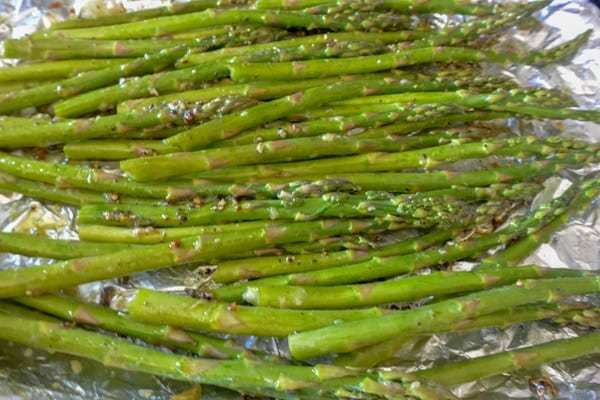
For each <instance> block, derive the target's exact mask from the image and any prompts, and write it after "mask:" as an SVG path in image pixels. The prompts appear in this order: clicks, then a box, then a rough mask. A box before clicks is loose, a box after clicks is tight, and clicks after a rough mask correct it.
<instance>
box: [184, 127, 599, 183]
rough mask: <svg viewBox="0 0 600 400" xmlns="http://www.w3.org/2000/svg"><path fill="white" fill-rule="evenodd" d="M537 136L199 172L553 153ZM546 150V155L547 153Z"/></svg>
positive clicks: (230, 175)
mask: <svg viewBox="0 0 600 400" xmlns="http://www.w3.org/2000/svg"><path fill="white" fill-rule="evenodd" d="M546 144H549V143H548V142H546V143H544V141H543V140H540V139H539V138H535V137H526V136H523V137H520V138H507V139H495V140H494V139H492V140H482V141H479V142H472V143H464V144H454V143H450V144H446V145H441V146H436V147H429V148H426V149H419V150H409V151H404V152H398V153H383V152H379V153H377V152H375V153H366V154H360V155H354V156H345V157H335V158H326V159H319V160H311V161H296V162H290V163H285V164H268V165H259V166H238V167H228V168H220V169H215V170H211V171H205V172H201V173H197V174H196V176H197V177H199V178H203V179H227V180H232V179H234V180H237V179H251V178H257V177H259V178H264V177H278V176H286V177H289V176H298V175H307V174H308V175H317V174H318V175H321V176H322V175H325V174H343V173H354V172H357V171H361V172H363V173H364V172H393V171H401V170H403V169H412V168H423V169H425V170H428V169H430V168H435V167H438V166H440V165H442V164H445V163H450V162H455V161H458V160H464V159H474V158H481V157H487V156H491V155H498V156H517V157H522V156H525V155H526V154H536V155H538V156H539V155H550V154H552V153H553V152H554V151H553V150H554V149H556V148H555V147H554V145H552V144H550V145H549V146H546ZM594 146H595V145H591V147H590V149H589V151H587V150H583V149H581V150H579V151H577V152H576V153H575V155H576V156H578V157H580V158H581V162H589V161H591V160H593V159H595V158H596V157H597V155H595V154H594V153H593V152H594V151H595V150H594V149H595V147H594ZM544 153H545V154H544Z"/></svg>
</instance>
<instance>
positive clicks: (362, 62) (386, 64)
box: [230, 31, 591, 82]
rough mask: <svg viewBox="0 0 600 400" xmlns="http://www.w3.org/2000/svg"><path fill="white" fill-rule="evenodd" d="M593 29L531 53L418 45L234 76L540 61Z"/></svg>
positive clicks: (237, 69)
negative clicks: (413, 47) (453, 63)
mask: <svg viewBox="0 0 600 400" xmlns="http://www.w3.org/2000/svg"><path fill="white" fill-rule="evenodd" d="M590 33H591V32H590V31H588V32H585V33H583V34H581V35H580V36H578V37H576V38H575V39H573V40H572V41H571V42H568V43H565V44H564V45H561V46H557V47H556V48H553V49H549V50H544V51H539V52H534V53H528V54H524V55H523V54H504V53H497V52H494V51H491V50H479V49H470V48H463V47H444V46H437V47H419V48H415V49H407V50H400V51H398V52H392V53H387V54H380V55H376V56H364V57H355V58H348V59H343V60H342V59H334V58H332V59H324V60H308V61H295V62H283V63H278V64H275V65H271V66H268V65H267V64H264V63H251V64H250V63H245V64H233V65H231V66H230V74H231V78H232V79H233V80H235V81H239V82H244V81H252V80H261V79H271V80H289V79H307V78H322V77H326V76H331V75H339V74H360V73H368V72H377V71H385V70H389V69H393V68H399V67H406V66H411V65H417V64H423V63H433V62H450V61H462V62H484V61H485V62H492V63H497V64H509V63H513V64H518V63H525V64H530V63H541V62H546V61H548V60H552V61H554V60H557V59H561V58H566V57H569V56H570V55H572V54H573V53H574V52H576V51H577V49H578V48H579V47H580V46H581V45H582V44H583V43H585V42H586V41H587V39H588V38H589V35H590Z"/></svg>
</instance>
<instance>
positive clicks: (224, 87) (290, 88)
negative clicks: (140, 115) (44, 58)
mask: <svg viewBox="0 0 600 400" xmlns="http://www.w3.org/2000/svg"><path fill="white" fill-rule="evenodd" d="M338 80H339V78H338V77H335V78H331V77H330V78H323V79H304V80H298V81H291V82H278V83H277V84H274V82H271V81H265V82H251V83H244V84H233V83H231V82H228V81H225V82H224V84H215V85H212V86H209V87H206V88H201V89H196V90H186V91H184V92H179V93H171V94H163V95H160V96H155V97H147V98H141V99H135V100H127V101H125V102H122V103H119V104H118V105H117V112H118V113H126V112H129V111H133V110H140V109H145V108H147V107H154V106H156V105H159V104H163V103H173V102H177V101H183V102H184V103H194V102H199V101H200V102H202V101H208V100H212V99H214V98H216V97H222V96H231V95H236V96H244V97H250V98H253V99H257V100H267V99H272V98H277V97H282V96H286V95H288V94H291V93H295V92H297V91H299V90H304V89H307V88H309V87H314V86H321V85H327V84H331V83H335V82H337V81H338ZM162 92H164V91H162Z"/></svg>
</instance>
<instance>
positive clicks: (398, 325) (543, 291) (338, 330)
mask: <svg viewBox="0 0 600 400" xmlns="http://www.w3.org/2000/svg"><path fill="white" fill-rule="evenodd" d="M599 291H600V278H598V277H595V278H558V279H545V280H538V281H536V280H533V281H532V280H526V281H520V282H519V284H515V285H511V286H505V287H500V288H496V289H489V290H486V291H483V292H477V293H474V294H471V295H467V296H463V297H457V298H454V299H451V300H446V301H441V302H438V303H434V304H430V305H425V306H422V307H420V308H417V309H413V310H405V311H403V312H401V313H396V314H390V315H386V316H383V317H379V318H369V319H365V320H362V321H353V322H346V323H342V324H339V325H332V326H329V327H326V328H321V329H315V330H312V331H306V332H302V333H297V334H293V335H290V336H289V338H288V341H289V346H290V351H291V353H292V355H293V356H294V358H297V359H307V358H312V357H317V356H321V355H325V354H331V353H338V352H349V351H352V350H355V349H358V348H361V347H366V346H369V345H373V344H375V343H378V342H381V341H384V340H388V339H391V338H392V337H394V336H395V335H397V333H398V332H402V334H403V335H409V334H419V333H433V332H435V331H437V330H439V329H440V328H439V327H440V326H442V327H443V328H442V330H443V329H445V327H446V326H448V325H449V324H456V323H459V322H460V321H464V320H466V319H468V318H470V317H477V316H479V315H484V314H489V313H491V312H496V311H499V310H502V309H507V308H511V307H517V306H521V305H526V304H532V303H536V302H548V303H554V302H557V301H559V300H560V299H563V298H565V297H567V296H570V295H577V294H588V293H597V292H599ZM373 326H377V329H376V330H374V329H372V328H373Z"/></svg>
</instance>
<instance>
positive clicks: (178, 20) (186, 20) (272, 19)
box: [32, 8, 406, 39]
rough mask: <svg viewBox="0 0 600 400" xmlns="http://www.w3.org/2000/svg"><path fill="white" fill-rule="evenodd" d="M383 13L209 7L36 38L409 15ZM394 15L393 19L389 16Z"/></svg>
mask: <svg viewBox="0 0 600 400" xmlns="http://www.w3.org/2000/svg"><path fill="white" fill-rule="evenodd" d="M378 14H379V13H374V14H369V13H367V15H362V14H361V13H355V15H354V16H351V15H344V16H343V18H337V17H336V16H334V15H324V14H305V13H300V12H293V11H291V12H290V11H281V10H249V9H239V8H238V9H222V10H220V9H207V10H205V11H200V12H193V13H187V14H182V15H173V16H165V17H157V18H151V19H147V20H143V21H136V22H129V23H124V24H118V25H108V26H99V27H89V28H75V29H56V30H52V31H41V32H37V33H34V34H32V37H35V38H38V37H40V38H68V39H142V38H151V37H160V36H168V35H172V34H176V33H180V32H187V31H192V30H197V29H200V28H207V27H217V26H224V25H235V24H239V22H240V21H244V23H245V24H250V25H258V26H274V27H282V28H308V29H311V30H312V29H327V30H341V31H344V30H362V29H363V28H364V27H369V26H372V24H374V23H379V24H380V25H379V27H381V26H382V25H381V24H382V23H387V22H391V23H392V24H393V23H394V22H395V21H398V20H400V22H405V21H406V19H403V18H400V17H399V16H396V15H394V16H392V17H390V16H389V15H385V14H383V15H381V14H379V15H378ZM388 19H391V20H388Z"/></svg>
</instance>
